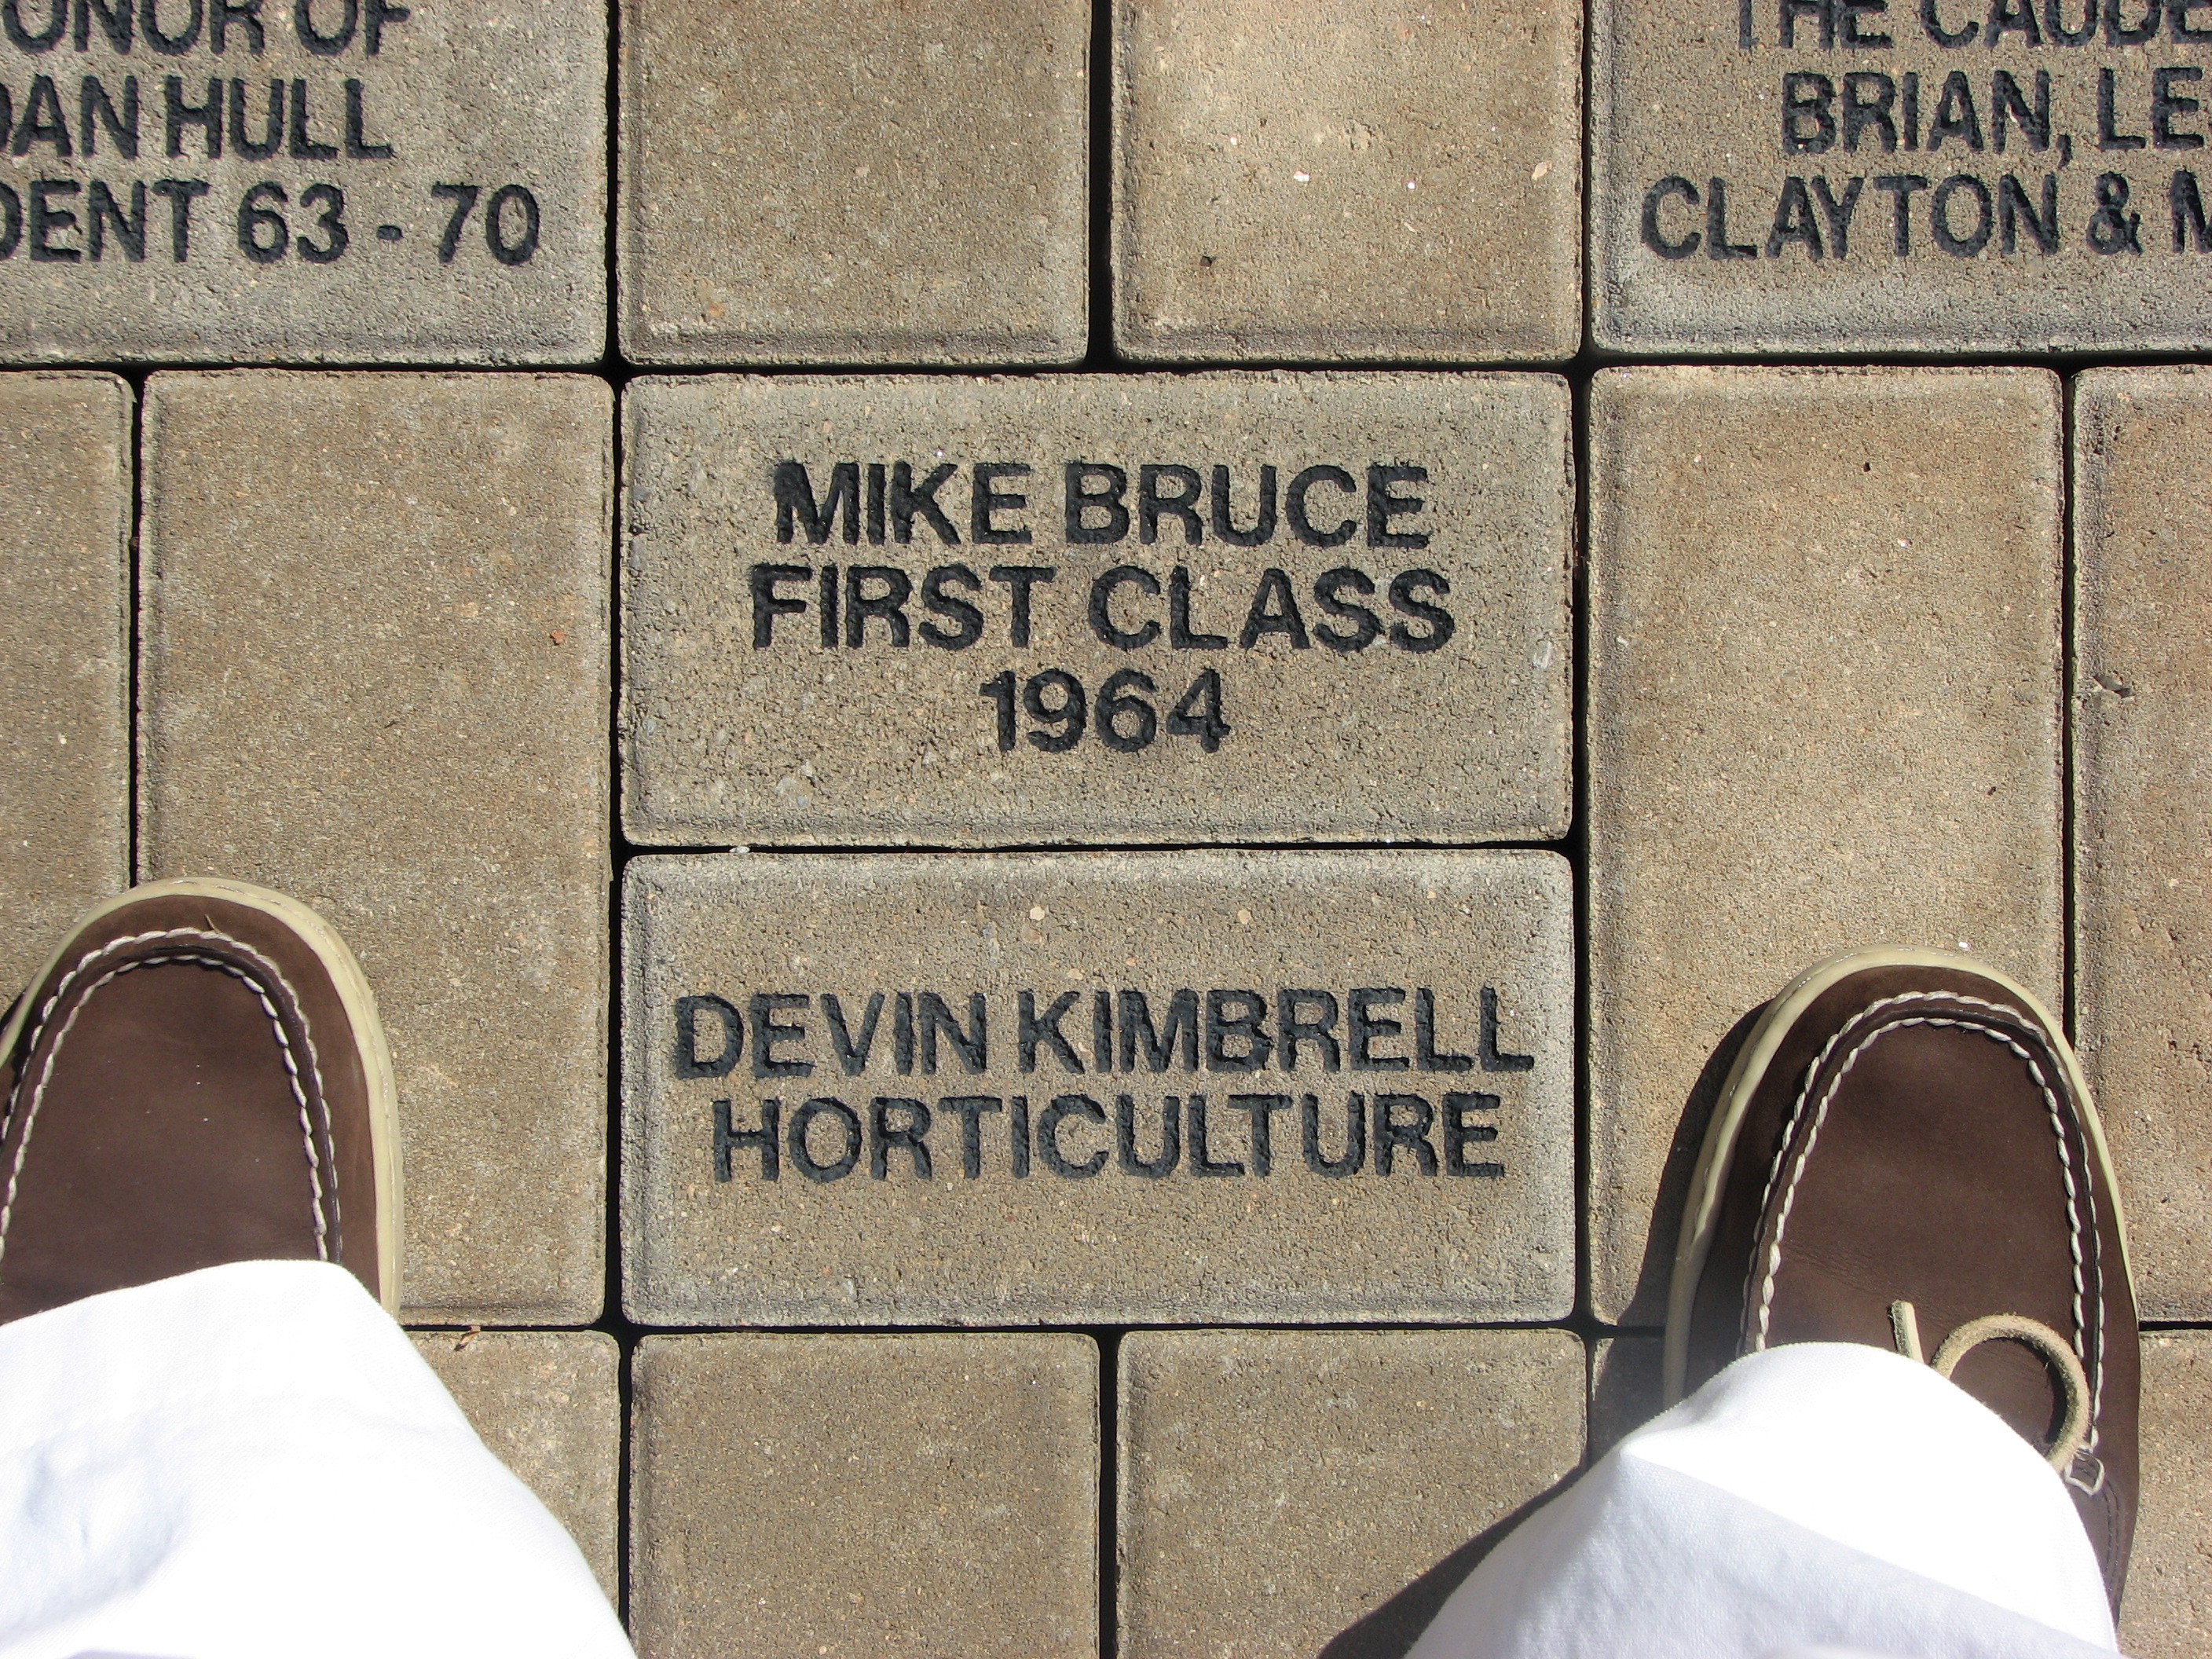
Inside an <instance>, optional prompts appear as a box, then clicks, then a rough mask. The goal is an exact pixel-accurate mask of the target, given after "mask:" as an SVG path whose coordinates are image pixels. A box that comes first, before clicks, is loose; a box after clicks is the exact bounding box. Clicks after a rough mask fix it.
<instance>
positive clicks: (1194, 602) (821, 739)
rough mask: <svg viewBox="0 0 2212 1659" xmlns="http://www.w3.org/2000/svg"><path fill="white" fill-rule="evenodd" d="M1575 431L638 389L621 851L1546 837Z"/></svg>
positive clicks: (1485, 406)
mask: <svg viewBox="0 0 2212 1659" xmlns="http://www.w3.org/2000/svg"><path fill="white" fill-rule="evenodd" d="M624 422H625V426H626V429H627V434H628V437H627V443H626V447H625V453H626V455H627V457H628V463H627V465H628V475H627V478H626V481H625V489H626V501H625V510H624V519H625V528H626V530H627V532H628V536H629V541H628V545H627V548H626V551H625V556H624V582H625V586H624V590H623V591H624V592H625V594H626V596H627V598H626V600H625V605H624V610H623V662H624V681H623V684H624V693H623V695H624V708H623V726H624V733H623V736H624V744H623V749H624V757H625V762H624V765H625V777H624V813H625V818H626V821H627V823H628V824H629V833H630V835H631V836H632V837H633V838H634V839H635V840H638V841H641V842H648V843H659V844H662V845H668V844H677V845H684V846H702V845H703V846H714V845H728V844H733V843H734V844H738V845H748V846H757V845H761V844H763V843H782V844H787V845H788V844H797V845H815V846H821V845H824V844H832V845H834V844H846V845H854V844H858V845H862V846H878V847H880V846H884V845H886V844H893V845H896V844H908V845H915V844H918V845H921V846H939V847H942V846H975V845H983V846H990V845H994V844H995V845H1000V846H1006V845H1016V846H1019V845H1024V844H1027V845H1036V844H1038V843H1041V842H1042V843H1051V842H1093V843H1100V842H1103V843H1109V844H1113V843H1128V842H1139V843H1141V842H1176V841H1182V842H1193V841H1200V842H1203V841H1235V840H1249V841H1260V842H1268V841H1274V842H1283V841H1303V840H1316V839H1318V840H1343V841H1378V840H1408V839H1418V840H1425V841H1441V842H1454V841H1456V842H1470V841H1472V842H1493V841H1538V840H1548V839H1551V838H1553V837H1556V836H1560V835H1563V834H1564V833H1565V829H1566V825H1567V820H1568V813H1569V799H1570V798H1569V781H1568V766H1567V758H1568V752H1569V730H1568V727H1569V720H1570V718H1571V712H1570V711H1571V700H1570V692H1569V686H1570V684H1571V665H1570V662H1569V626H1570V625H1569V621H1568V614H1567V595H1568V568H1569V564H1570V561H1571V550H1572V544H1573V526H1574V489H1573V480H1572V475H1571V465H1570V461H1569V448H1570V442H1571V431H1570V422H1571V411H1570V406H1569V398H1568V395H1567V388H1566V386H1565V383H1564V382H1563V381H1561V380H1558V379H1556V378H1554V377H1553V376H1549V375H1537V374H1407V375H1383V374H1210V375H1194V376H1177V375H1164V374H1161V375H1146V376H1142V377H1134V376H1112V377H1109V376H1088V377H1077V376H1062V375H1054V376H1045V377H1042V378H1033V379H1026V380H1019V379H1011V378H1010V379H1003V380H969V379H951V378H947V377H941V376H940V377H935V378H927V379H922V378H909V379H890V378H879V377H878V378H839V379H830V378H826V377H825V378H815V377H799V376H793V377H783V378H778V379H774V380H769V379H757V378H747V379H738V378H734V377H730V378H712V379H709V378H700V377H695V378H691V379H687V380H648V381H645V382H643V383H641V384H635V385H633V386H631V388H630V389H629V392H628V393H627V394H626V397H625V401H624ZM825 596H826V603H825Z"/></svg>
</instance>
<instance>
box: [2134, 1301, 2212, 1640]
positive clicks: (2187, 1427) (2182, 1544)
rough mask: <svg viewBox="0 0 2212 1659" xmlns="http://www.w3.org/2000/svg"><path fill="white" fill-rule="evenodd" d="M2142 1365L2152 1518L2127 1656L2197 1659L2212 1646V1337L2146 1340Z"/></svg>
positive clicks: (2139, 1547) (2141, 1520)
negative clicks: (2208, 1497) (2209, 1498)
mask: <svg viewBox="0 0 2212 1659" xmlns="http://www.w3.org/2000/svg"><path fill="white" fill-rule="evenodd" d="M2142 1358H2143V1371H2142V1388H2143V1401H2142V1471H2143V1488H2142V1514H2141V1515H2140V1516H2138V1517H2137V1519H2136V1546H2135V1553H2134V1554H2133V1556H2132V1557H2131V1558H2130V1561H2129V1565H2128V1593H2127V1598H2126V1600H2125V1601H2124V1602H2123V1603H2122V1604H2121V1608H2120V1649H2121V1651H2122V1652H2124V1653H2127V1654H2130V1655H2131V1656H2133V1659H2195V1656H2197V1655H2199V1654H2202V1653H2203V1652H2204V1651H2206V1650H2207V1649H2208V1648H2212V1512H2208V1510H2207V1505H2206V1501H2205V1494H2206V1493H2207V1492H2212V1436H2209V1435H2208V1434H2207V1433H2206V1431H2205V1425H2207V1424H2208V1423H2212V1332H2206V1331H2162V1332H2159V1333H2157V1334H2151V1335H2146V1336H2145V1337H2144V1338H2143V1356H2142Z"/></svg>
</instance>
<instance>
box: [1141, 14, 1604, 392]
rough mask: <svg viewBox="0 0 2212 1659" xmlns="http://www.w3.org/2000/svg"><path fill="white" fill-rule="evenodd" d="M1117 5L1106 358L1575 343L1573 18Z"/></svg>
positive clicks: (1498, 358) (1386, 353) (1219, 358)
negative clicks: (1109, 346)
mask: <svg viewBox="0 0 2212 1659" xmlns="http://www.w3.org/2000/svg"><path fill="white" fill-rule="evenodd" d="M1295 17H1296V21H1291V16H1290V15H1280V14H1278V13H1275V12H1273V11H1271V10H1269V9H1263V8H1255V7H1253V6H1251V5H1250V4H1249V3H1246V0H1174V3H1162V0H1121V3H1120V4H1119V5H1117V6H1116V7H1115V26H1116V38H1115V53H1116V60H1115V67H1116V84H1115V112H1116V131H1115V194H1114V213H1115V223H1114V283H1115V289H1114V292H1115V343H1116V344H1117V345H1118V346H1119V347H1120V348H1121V350H1122V351H1123V352H1125V353H1127V355H1129V356H1133V357H1135V358H1138V359H1139V360H1143V361H1147V362H1174V361H1176V360H1178V359H1180V360H1183V361H1212V362H1224V361H1226V362H1237V361H1260V362H1283V361H1289V362H1301V361H1304V362H1329V361H1335V362H1344V361H1352V362H1358V361H1367V362H1375V361H1387V362H1543V361H1556V360H1559V359H1563V358H1566V357H1569V356H1573V355H1574V350H1575V348H1576V346H1577V344H1578V343H1580V341H1581V337H1582V316H1581V308H1580V305H1579V301H1580V298H1581V291H1582V290H1581V281H1580V278H1581V263H1582V261H1581V249H1580V246H1579V244H1580V240H1581V235H1582V196H1581V186H1582V111H1581V102H1582V100H1581V93H1582V8H1581V6H1580V5H1578V4H1574V3H1571V0H1540V3H1537V4H1534V5H1529V6H1521V7H1516V8H1515V9H1513V10H1512V11H1511V12H1510V14H1507V13H1502V12H1495V11H1492V10H1488V9H1482V8H1478V7H1473V6H1464V5H1445V6H1439V5H1429V4H1417V3H1413V0H1354V3H1349V4H1340V5H1336V6H1332V7H1328V8H1325V9H1324V8H1309V9H1303V10H1301V11H1299V12H1298V13H1297V14H1295Z"/></svg>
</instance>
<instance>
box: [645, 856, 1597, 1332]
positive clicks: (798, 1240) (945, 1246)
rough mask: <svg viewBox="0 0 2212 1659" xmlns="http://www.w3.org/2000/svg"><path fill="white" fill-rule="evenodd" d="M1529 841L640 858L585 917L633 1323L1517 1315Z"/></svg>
mask: <svg viewBox="0 0 2212 1659" xmlns="http://www.w3.org/2000/svg"><path fill="white" fill-rule="evenodd" d="M1570 905H1571V895H1570V890H1569V881H1568V869H1567V865H1566V861H1565V860H1564V859H1561V858H1559V857H1558V856H1556V855H1555V854H1550V853H1544V852H1534V851H1530V852H1503V853H1388V852H1385V853H1371V854H1347V853H1335V852H1314V853H1295V852H1286V853H1234V854H1227V853H1180V854H1073V855H1062V856H1049V855H1025V856H1003V855H1001V856H992V855H966V854H960V855H948V854H940V855H937V856H934V857H927V856H896V855H889V854H884V855H878V856H873V857H867V858H851V857H845V858H838V857H831V856H811V857H803V856H799V855H777V856H774V857H768V856H762V855H758V854H754V855H744V854H735V855H730V856H726V857H690V856H682V855H669V856H665V857H659V858H650V859H641V860H635V861H634V862H633V863H632V864H631V865H630V866H629V877H628V882H627V886H626V890H625V894H624V900H623V908H624V915H625V925H626V927H627V930H628V933H627V939H626V942H625V948H624V961H625V962H626V963H627V964H628V974H629V982H628V984H627V985H626V987H625V990H624V1013H623V1041H624V1052H625V1060H624V1084H623V1275H624V1287H623V1301H624V1304H625V1307H626V1308H627V1310H628V1311H629V1314H630V1315H631V1316H632V1317H633V1318H635V1319H638V1320H639V1321H641V1322H645V1323H648V1324H721V1323H765V1324H861V1323H878V1322H884V1323H936V1322H958V1323H963V1324H964V1323H984V1322H989V1323H993V1324H1022V1323H1027V1322H1047V1323H1076V1322H1082V1323H1103V1322H1139V1323H1195V1322H1208V1321H1216V1320H1234V1321H1239V1322H1249V1321H1261V1320H1289V1321H1322V1320H1376V1319H1412V1320H1468V1321H1472V1320H1528V1321H1536V1320H1545V1319H1557V1318H1559V1317H1561V1316H1564V1315H1565V1313H1566V1312H1567V1311H1568V1309H1569V1306H1570V1304H1571V1299H1572V1293H1573V1283H1574V1251H1573V1246H1572V1232H1571V1226H1572V1214H1573V1176H1572V1170H1573V1133H1572V1120H1571V1112H1572V1106H1571V1100H1572V1079H1571V1064H1570V1060H1571V1046H1570V1045H1571V1032H1572V1019H1573V1012H1572V1010H1573V994H1572V982H1573V981H1572V969H1571V956H1570V952H1571V945H1570V942H1569V923H1570V915H1569V907H1570Z"/></svg>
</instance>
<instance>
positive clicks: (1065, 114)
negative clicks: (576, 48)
mask: <svg viewBox="0 0 2212 1659" xmlns="http://www.w3.org/2000/svg"><path fill="white" fill-rule="evenodd" d="M1090 40H1091V8H1090V7H1089V5H1087V4H1085V3H1083V0H1018V3H1012V4H1000V5H987V4H982V3H978V0H908V3H903V4H900V5H896V6H884V5H878V4H871V3H867V0H835V3H828V4H825V3H821V0H750V3H747V4H745V5H742V6H732V5H728V4H725V3H721V0H623V30H622V114H621V119H620V123H619V125H620V128H621V144H622V189H621V197H620V204H619V211H618V220H619V229H618V232H617V234H618V236H619V239H620V254H619V260H620V264H621V269H622V280H621V283H620V285H619V290H618V291H619V294H620V296H621V297H620V300H619V301H618V303H619V307H620V312H621V337H622V346H623V354H624V355H625V356H628V357H629V359H630V361H631V362H640V363H690V364H715V363H763V364H782V363H884V364H894V365H900V364H911V365H917V366H919V365H926V364H977V365H982V364H1000V363H1004V364H1019V363H1068V362H1075V361H1076V360H1078V359H1079V358H1080V357H1081V356H1083V351H1084V343H1085V336H1086V333H1087V331H1088V325H1087V319H1086V310H1085V307H1086V304H1087V299H1086V296H1087V294H1088V290H1089V286H1090V284H1089V279H1088V276H1087V274H1086V270H1085V260H1086V258H1087V255H1088V248H1089V243H1090V217H1089V197H1090V172H1089V162H1088V160H1087V155H1088V151H1089V136H1090V117H1089V108H1090V99H1091V91H1090V86H1089V82H1088V80H1087V78H1086V65H1087V59H1088V57H1089V53H1090Z"/></svg>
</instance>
